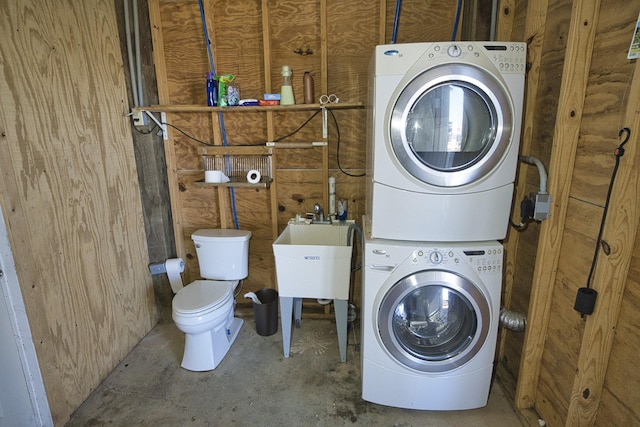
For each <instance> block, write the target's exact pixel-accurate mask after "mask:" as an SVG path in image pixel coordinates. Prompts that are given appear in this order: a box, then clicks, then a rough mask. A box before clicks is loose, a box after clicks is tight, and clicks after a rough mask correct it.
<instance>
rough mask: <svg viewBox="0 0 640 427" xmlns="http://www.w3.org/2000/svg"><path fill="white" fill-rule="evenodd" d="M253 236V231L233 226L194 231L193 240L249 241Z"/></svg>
mask: <svg viewBox="0 0 640 427" xmlns="http://www.w3.org/2000/svg"><path fill="white" fill-rule="evenodd" d="M250 238H251V232H250V231H246V230H236V229H233V228H203V229H200V230H197V231H194V232H193V234H192V235H191V239H192V240H200V241H209V242H215V241H225V242H232V241H247V240H249V239H250Z"/></svg>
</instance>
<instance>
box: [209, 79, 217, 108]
mask: <svg viewBox="0 0 640 427" xmlns="http://www.w3.org/2000/svg"><path fill="white" fill-rule="evenodd" d="M207 105H208V106H209V107H216V106H217V105H218V81H217V80H216V79H214V78H213V73H208V74H207Z"/></svg>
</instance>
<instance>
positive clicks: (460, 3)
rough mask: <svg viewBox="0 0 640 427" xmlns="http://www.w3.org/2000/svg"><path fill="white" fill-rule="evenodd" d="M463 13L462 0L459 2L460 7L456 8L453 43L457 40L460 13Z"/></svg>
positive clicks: (452, 35)
mask: <svg viewBox="0 0 640 427" xmlns="http://www.w3.org/2000/svg"><path fill="white" fill-rule="evenodd" d="M461 11H462V0H458V6H457V7H456V18H455V20H454V21H453V32H452V33H451V41H452V42H453V41H455V40H456V34H457V32H458V23H459V22H460V12H461Z"/></svg>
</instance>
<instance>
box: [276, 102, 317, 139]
mask: <svg viewBox="0 0 640 427" xmlns="http://www.w3.org/2000/svg"><path fill="white" fill-rule="evenodd" d="M319 112H320V110H318V111H316V112H315V113H313V114H312V115H311V117H309V118H308V119H307V120H306V121H305V122H304V123H303V124H301V125H300V126H298V128H297V129H296V130H294V131H293V132H290V133H288V134H286V135H285V136H281V137H280V138H278V139H275V140H274V142H279V141H282V140H283V139H285V138H289V137H290V136H293V135H295V134H296V133H298V132H300V131H301V130H302V128H304V127H305V126H306V125H308V124H309V122H310V121H311V119H313V118H314V117H315V116H317V115H318V113H319Z"/></svg>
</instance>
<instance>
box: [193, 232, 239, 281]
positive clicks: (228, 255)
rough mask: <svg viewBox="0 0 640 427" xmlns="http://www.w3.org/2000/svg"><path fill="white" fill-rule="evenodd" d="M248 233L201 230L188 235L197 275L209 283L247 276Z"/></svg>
mask: <svg viewBox="0 0 640 427" xmlns="http://www.w3.org/2000/svg"><path fill="white" fill-rule="evenodd" d="M250 238H251V232H250V231H244V230H234V229H201V230H197V231H196V232H194V233H193V234H192V235H191V240H193V243H194V244H195V246H196V255H197V257H198V264H199V265H200V276H201V277H202V278H204V279H211V280H240V279H244V278H245V277H247V276H248V274H249V239H250Z"/></svg>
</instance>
